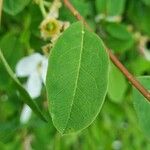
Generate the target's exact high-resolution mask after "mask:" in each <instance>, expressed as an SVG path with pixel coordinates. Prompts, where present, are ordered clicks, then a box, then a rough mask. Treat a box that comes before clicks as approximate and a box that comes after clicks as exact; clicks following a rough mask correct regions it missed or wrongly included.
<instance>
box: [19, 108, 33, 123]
mask: <svg viewBox="0 0 150 150" xmlns="http://www.w3.org/2000/svg"><path fill="white" fill-rule="evenodd" d="M31 113H32V110H31V108H30V107H29V106H28V105H24V106H23V109H22V112H21V115H20V122H21V123H22V124H25V123H27V122H28V121H29V119H30V117H31Z"/></svg>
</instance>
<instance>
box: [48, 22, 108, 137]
mask: <svg viewBox="0 0 150 150" xmlns="http://www.w3.org/2000/svg"><path fill="white" fill-rule="evenodd" d="M108 64H109V63H108V55H107V53H106V50H105V48H104V45H103V42H102V41H101V39H100V38H99V37H98V36H96V35H95V34H94V33H91V32H89V31H88V30H87V29H85V28H84V26H83V24H82V23H81V22H77V23H74V24H73V25H71V26H70V28H68V29H67V30H66V31H65V32H64V33H63V35H62V36H61V37H60V38H59V39H58V41H57V42H56V45H55V46H54V48H53V49H52V51H51V54H50V57H49V66H48V74H47V81H46V87H47V93H48V99H49V102H50V105H49V109H50V113H51V116H52V120H53V123H54V125H55V127H56V128H57V130H58V131H60V132H61V133H62V134H67V133H70V132H76V131H79V130H82V129H84V128H86V127H88V126H89V125H90V124H91V123H92V122H93V120H94V119H95V118H96V116H97V115H98V113H99V111H100V109H101V107H102V105H103V103H104V98H105V95H106V91H107V84H108Z"/></svg>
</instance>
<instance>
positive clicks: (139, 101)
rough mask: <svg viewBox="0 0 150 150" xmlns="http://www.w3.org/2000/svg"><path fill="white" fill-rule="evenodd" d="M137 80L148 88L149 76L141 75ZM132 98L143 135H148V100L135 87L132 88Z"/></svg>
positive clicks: (149, 111)
mask: <svg viewBox="0 0 150 150" xmlns="http://www.w3.org/2000/svg"><path fill="white" fill-rule="evenodd" d="M138 80H139V81H140V83H141V84H142V85H143V86H144V87H145V88H146V89H148V90H150V76H142V77H139V78H138ZM133 100H134V101H133V103H134V107H135V110H136V113H137V116H138V119H139V124H140V126H141V128H142V130H143V131H144V133H145V135H146V136H148V137H150V128H149V127H150V117H149V116H150V102H148V101H147V100H146V98H145V97H144V96H143V95H142V94H141V93H139V91H137V90H136V89H135V88H134V89H133Z"/></svg>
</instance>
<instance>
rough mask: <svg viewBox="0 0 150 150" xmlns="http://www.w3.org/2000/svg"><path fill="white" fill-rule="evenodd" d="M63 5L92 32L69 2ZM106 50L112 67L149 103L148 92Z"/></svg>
mask: <svg viewBox="0 0 150 150" xmlns="http://www.w3.org/2000/svg"><path fill="white" fill-rule="evenodd" d="M64 4H65V5H66V7H67V8H68V9H69V10H70V11H71V12H72V14H73V15H74V16H75V17H76V18H77V19H78V20H80V21H82V22H83V23H84V24H85V26H86V27H87V28H88V29H90V30H91V31H92V29H91V28H90V26H89V25H88V24H87V22H86V21H85V19H84V18H83V17H82V16H81V15H80V13H79V12H78V11H77V10H76V9H75V8H74V6H73V5H72V4H71V3H70V1H69V0H64ZM106 49H107V51H108V53H109V57H110V59H111V61H112V62H113V63H114V65H115V66H116V67H117V68H118V69H119V70H120V71H121V72H122V73H123V74H124V75H125V76H126V78H127V79H128V81H129V82H130V83H131V84H132V85H133V86H134V87H135V88H136V89H137V90H138V91H139V92H140V93H141V94H142V95H143V96H144V97H145V98H147V100H148V101H149V102H150V93H149V92H148V90H146V89H145V88H144V86H143V85H141V84H140V83H139V82H138V81H137V80H136V78H135V77H134V76H133V75H132V74H131V73H130V72H129V71H128V70H127V69H126V68H125V66H124V65H123V64H122V63H121V62H120V61H119V60H118V58H117V57H116V56H115V55H114V54H113V53H112V52H111V50H109V49H108V48H106Z"/></svg>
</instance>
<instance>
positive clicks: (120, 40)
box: [105, 23, 134, 53]
mask: <svg viewBox="0 0 150 150" xmlns="http://www.w3.org/2000/svg"><path fill="white" fill-rule="evenodd" d="M105 26H106V27H105V30H106V32H107V34H108V36H107V37H106V44H107V45H108V47H110V48H111V49H113V50H114V51H115V52H120V53H121V52H124V51H126V50H128V49H130V48H131V47H132V46H133V44H134V40H133V37H132V34H131V33H130V32H128V30H127V28H126V26H125V25H123V24H118V23H108V24H106V25H105Z"/></svg>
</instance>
